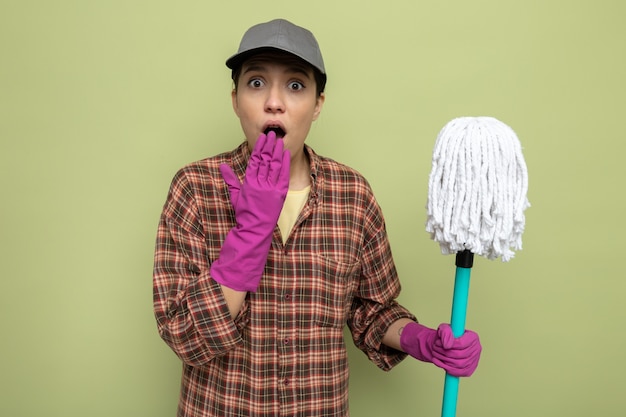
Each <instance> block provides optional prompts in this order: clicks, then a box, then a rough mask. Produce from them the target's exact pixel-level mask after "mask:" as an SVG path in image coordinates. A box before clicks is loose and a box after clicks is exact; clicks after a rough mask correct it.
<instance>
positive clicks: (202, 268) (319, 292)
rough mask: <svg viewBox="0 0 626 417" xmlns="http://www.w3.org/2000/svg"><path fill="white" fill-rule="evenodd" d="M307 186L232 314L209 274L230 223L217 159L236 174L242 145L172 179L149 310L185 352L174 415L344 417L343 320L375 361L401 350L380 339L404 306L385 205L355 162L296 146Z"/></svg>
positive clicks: (395, 357) (241, 167)
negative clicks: (307, 171)
mask: <svg viewBox="0 0 626 417" xmlns="http://www.w3.org/2000/svg"><path fill="white" fill-rule="evenodd" d="M305 151H306V152H307V153H308V155H309V159H310V165H311V178H312V185H311V192H310V195H309V198H308V201H307V203H306V204H305V206H304V208H303V210H302V212H301V214H300V216H299V218H298V220H297V221H296V224H295V226H294V228H293V229H292V231H291V233H290V236H289V237H288V239H287V241H286V242H285V244H283V243H282V239H281V236H280V230H279V229H278V227H276V229H275V231H274V236H273V241H272V246H271V249H270V252H269V256H268V259H267V264H266V266H265V272H264V275H263V278H262V279H261V284H260V287H259V289H258V291H257V292H256V293H248V294H247V297H246V300H245V302H244V305H243V308H242V310H241V312H240V313H239V315H238V316H237V317H236V318H235V320H233V319H232V318H231V316H230V313H229V310H228V307H227V304H226V302H225V299H224V296H223V294H222V291H221V288H220V285H219V284H217V283H216V282H215V281H214V280H213V279H211V276H210V275H209V266H210V264H211V262H213V261H214V260H215V259H217V257H218V255H219V252H220V248H221V245H222V242H223V241H224V238H225V237H226V234H227V233H228V231H229V230H230V229H231V228H232V227H234V226H235V218H234V212H233V210H232V206H231V204H230V200H229V195H228V188H227V186H226V184H225V183H224V181H223V179H222V177H221V175H220V172H219V169H218V167H219V165H220V164H222V163H227V164H229V165H230V166H231V167H232V168H233V170H234V171H235V172H236V173H237V175H238V176H239V178H240V179H243V176H244V173H245V168H246V164H247V161H248V158H249V156H250V152H249V150H248V147H247V146H246V144H245V143H243V144H241V145H240V146H239V147H238V148H236V149H235V150H233V151H231V152H228V153H223V154H220V155H217V156H215V157H211V158H207V159H204V160H202V161H199V162H196V163H192V164H189V165H187V166H186V167H184V168H182V169H181V170H180V171H179V172H178V173H177V174H176V175H175V177H174V179H173V181H172V184H171V187H170V190H169V193H168V196H167V201H166V203H165V205H164V208H163V212H162V215H161V218H160V222H159V227H158V235H157V242H156V252H155V265H154V277H153V278H154V280H153V286H154V293H153V295H154V312H155V316H156V321H157V326H158V331H159V334H160V336H161V337H162V338H163V340H164V341H165V342H166V343H167V344H168V345H169V346H170V348H171V349H172V350H173V351H174V352H175V353H176V354H177V355H178V357H179V358H180V359H181V360H182V362H183V375H182V384H181V393H180V400H179V406H178V415H179V416H185V417H191V416H194V417H200V416H202V417H207V416H216V417H217V416H219V417H225V416H237V417H240V416H258V417H261V416H316V417H320V416H341V417H344V416H347V415H348V359H347V352H346V347H345V343H344V332H343V330H344V327H345V325H346V324H347V325H348V326H349V329H350V332H351V334H352V338H353V341H354V343H355V345H356V346H357V347H358V348H359V349H360V350H362V351H363V352H364V353H365V354H366V355H367V356H368V357H369V359H370V360H371V361H372V362H374V363H375V364H376V365H377V366H378V367H380V368H381V369H383V370H389V369H391V368H392V367H393V366H395V365H396V364H397V363H399V362H400V361H401V360H402V359H403V358H404V357H405V356H406V355H405V354H403V353H402V352H399V351H397V350H394V349H392V348H389V347H387V346H385V345H382V344H381V341H382V338H383V335H384V334H385V332H386V330H387V329H388V327H389V325H390V324H391V323H393V322H394V321H396V320H398V319H400V318H404V317H408V318H414V317H413V315H412V314H411V313H410V312H409V311H407V310H406V309H405V308H404V307H402V306H400V305H399V304H398V303H397V302H396V301H395V298H396V297H397V296H398V294H399V292H400V283H399V281H398V277H397V273H396V268H395V265H394V262H393V258H392V254H391V249H390V246H389V241H388V238H387V232H386V229H385V223H384V219H383V215H382V212H381V210H380V207H379V205H378V203H377V202H376V200H375V198H374V195H373V193H372V190H371V188H370V186H369V184H368V183H367V181H366V180H365V179H364V178H363V177H362V176H361V175H360V174H359V173H357V172H356V171H355V170H353V169H351V168H349V167H347V166H345V165H342V164H340V163H337V162H335V161H333V160H331V159H329V158H325V157H322V156H319V155H317V154H316V153H315V152H314V151H313V150H312V149H311V148H310V147H308V146H305Z"/></svg>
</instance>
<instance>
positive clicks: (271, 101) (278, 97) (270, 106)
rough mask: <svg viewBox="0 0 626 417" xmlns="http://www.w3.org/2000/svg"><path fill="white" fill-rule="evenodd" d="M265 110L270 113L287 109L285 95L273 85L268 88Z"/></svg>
mask: <svg viewBox="0 0 626 417" xmlns="http://www.w3.org/2000/svg"><path fill="white" fill-rule="evenodd" d="M265 111H267V112H270V113H282V112H284V111H285V101H284V97H283V95H282V92H281V91H280V89H279V88H277V87H272V88H270V89H269V90H268V96H267V100H266V101H265Z"/></svg>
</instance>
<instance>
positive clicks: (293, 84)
mask: <svg viewBox="0 0 626 417" xmlns="http://www.w3.org/2000/svg"><path fill="white" fill-rule="evenodd" d="M303 88H304V85H303V84H302V83H301V82H298V81H292V82H291V83H289V89H291V90H294V91H299V90H302V89H303Z"/></svg>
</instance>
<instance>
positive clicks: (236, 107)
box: [230, 88, 239, 117]
mask: <svg viewBox="0 0 626 417" xmlns="http://www.w3.org/2000/svg"><path fill="white" fill-rule="evenodd" d="M230 98H231V100H232V102H233V110H234V111H235V114H236V115H237V117H239V104H238V103H237V90H236V89H234V88H233V91H231V93H230Z"/></svg>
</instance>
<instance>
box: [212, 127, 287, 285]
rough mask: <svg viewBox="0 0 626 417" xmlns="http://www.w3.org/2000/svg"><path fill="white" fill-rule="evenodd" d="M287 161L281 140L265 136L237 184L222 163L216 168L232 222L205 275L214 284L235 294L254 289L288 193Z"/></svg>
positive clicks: (268, 135) (259, 278)
mask: <svg viewBox="0 0 626 417" xmlns="http://www.w3.org/2000/svg"><path fill="white" fill-rule="evenodd" d="M290 158H291V156H290V153H289V151H288V150H284V144H283V141H282V140H281V139H278V140H277V139H276V134H275V133H274V132H269V133H268V134H267V135H265V134H262V135H260V136H259V138H258V140H257V142H256V144H255V146H254V150H253V151H252V155H251V156H250V160H249V161H248V167H247V168H246V176H245V178H244V181H243V183H240V182H239V179H238V178H237V175H235V173H234V172H233V170H232V169H231V168H230V167H229V166H228V165H226V164H222V165H221V166H220V171H221V173H222V177H223V178H224V181H225V182H226V184H228V188H229V191H230V201H231V204H232V205H233V208H234V210H235V221H236V226H235V227H233V228H232V229H231V230H230V232H228V235H226V239H224V244H223V245H222V249H221V250H220V256H219V258H218V259H217V260H215V261H214V262H213V263H212V264H211V268H210V271H211V276H212V277H213V279H214V280H215V281H217V282H219V283H220V284H222V285H224V286H226V287H228V288H231V289H233V290H237V291H252V292H254V291H256V290H257V289H258V287H259V282H260V281H261V276H262V275H263V270H264V268H265V263H266V261H267V255H268V253H269V250H270V247H271V244H272V234H273V233H274V228H275V227H276V224H277V222H278V217H279V216H280V212H281V210H282V208H283V204H284V202H285V197H286V196H287V191H288V189H289V167H290V160H291V159H290Z"/></svg>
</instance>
